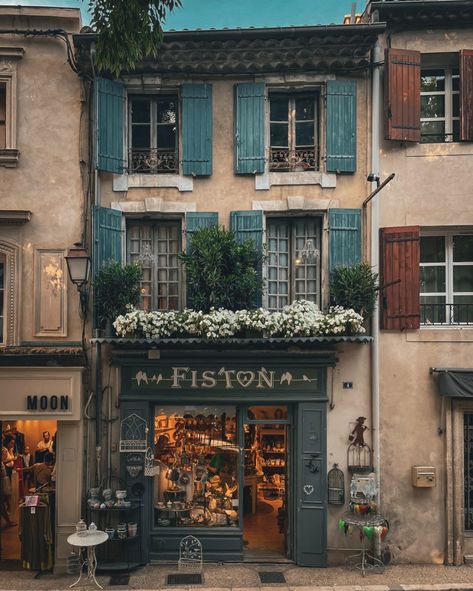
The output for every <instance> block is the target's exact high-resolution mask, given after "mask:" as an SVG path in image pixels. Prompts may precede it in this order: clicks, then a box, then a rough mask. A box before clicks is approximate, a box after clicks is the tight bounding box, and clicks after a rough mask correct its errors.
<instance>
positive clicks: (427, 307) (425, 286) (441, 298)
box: [420, 233, 473, 324]
mask: <svg viewBox="0 0 473 591" xmlns="http://www.w3.org/2000/svg"><path fill="white" fill-rule="evenodd" d="M420 313H421V320H420V321H421V324H473V234H470V235H468V234H465V235H462V234H452V233H445V234H435V235H428V236H421V237H420Z"/></svg>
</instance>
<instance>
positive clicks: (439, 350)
mask: <svg viewBox="0 0 473 591" xmlns="http://www.w3.org/2000/svg"><path fill="white" fill-rule="evenodd" d="M391 46H392V47H393V48H401V49H414V50H418V51H421V52H423V53H440V52H458V51H459V50H460V49H462V48H468V47H471V31H468V30H456V31H448V30H445V31H423V32H422V35H421V34H420V33H395V34H394V33H393V34H392V38H391ZM381 147H382V150H381V178H385V177H386V176H387V175H388V174H390V173H391V172H395V173H396V178H395V179H394V180H393V181H392V182H391V183H390V184H389V185H388V186H387V187H386V188H385V189H384V190H383V192H382V193H381V196H380V226H381V227H385V226H386V227H389V226H405V225H420V226H421V229H422V228H424V229H427V228H429V227H440V228H444V227H446V226H461V225H465V226H466V225H470V226H471V225H473V199H472V197H473V189H472V185H471V163H472V156H473V147H472V145H471V144H459V143H452V144H430V145H428V144H401V143H400V142H389V141H382V143H381ZM472 355H473V331H472V330H471V329H468V328H465V329H431V328H421V329H420V330H418V331H407V332H404V333H397V332H387V331H381V338H380V359H381V438H382V439H381V457H382V469H381V481H382V510H383V512H384V513H385V514H386V516H387V517H388V519H389V520H390V524H391V531H390V534H389V538H388V544H389V546H390V548H391V550H392V553H393V556H394V558H395V559H396V560H397V561H402V562H428V563H429V562H434V563H442V562H444V560H447V554H446V549H447V541H448V540H447V519H448V518H449V515H450V517H451V515H452V512H453V509H452V505H451V499H450V498H449V497H448V495H447V492H448V490H447V486H446V483H447V476H448V474H447V472H448V471H449V470H455V471H456V474H457V477H460V478H461V479H462V471H463V470H462V466H461V465H460V463H457V464H456V465H455V466H452V465H451V460H449V461H447V435H446V434H444V435H442V436H439V434H438V427H439V425H440V424H441V421H442V419H441V414H440V406H441V405H440V397H439V394H438V390H437V386H436V382H435V379H434V378H433V377H432V376H430V375H429V367H436V366H437V367H471V359H472ZM448 407H449V406H448V405H447V408H448ZM413 465H432V466H435V467H436V468H437V486H436V488H434V489H416V488H414V487H413V486H412V485H411V475H410V469H411V466H413Z"/></svg>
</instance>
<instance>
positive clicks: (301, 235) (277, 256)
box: [266, 218, 320, 310]
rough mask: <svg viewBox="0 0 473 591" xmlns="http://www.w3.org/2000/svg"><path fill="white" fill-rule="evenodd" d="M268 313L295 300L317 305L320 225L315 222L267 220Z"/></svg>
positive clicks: (315, 219) (318, 300)
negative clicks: (307, 301)
mask: <svg viewBox="0 0 473 591" xmlns="http://www.w3.org/2000/svg"><path fill="white" fill-rule="evenodd" d="M266 233H267V255H268V259H267V290H268V309H270V310H280V309H281V308H283V307H284V306H286V305H287V304H290V303H291V302H293V301H294V300H301V299H304V300H309V301H311V302H315V303H318V304H320V222H319V220H318V219H317V218H293V219H280V218H273V219H271V218H270V219H268V220H267V223H266Z"/></svg>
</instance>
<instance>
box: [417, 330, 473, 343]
mask: <svg viewBox="0 0 473 591" xmlns="http://www.w3.org/2000/svg"><path fill="white" fill-rule="evenodd" d="M472 328H473V326H470V327H467V326H457V327H452V326H443V327H440V326H421V328H420V330H416V331H409V332H407V333H406V340H407V341H410V342H418V343H422V342H423V343H434V342H442V343H461V342H467V343H470V342H473V330H472Z"/></svg>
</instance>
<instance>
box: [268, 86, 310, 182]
mask: <svg viewBox="0 0 473 591" xmlns="http://www.w3.org/2000/svg"><path fill="white" fill-rule="evenodd" d="M317 128H318V122H317V97H316V96H315V95H314V94H300V95H299V94H296V95H287V94H279V93H274V94H270V95H269V135H270V170H271V171H281V172H297V171H304V170H318V161H319V158H318V151H319V146H318V133H317Z"/></svg>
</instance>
